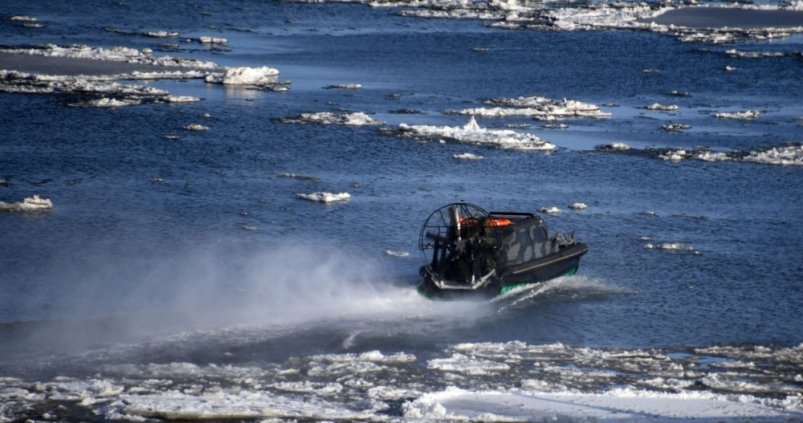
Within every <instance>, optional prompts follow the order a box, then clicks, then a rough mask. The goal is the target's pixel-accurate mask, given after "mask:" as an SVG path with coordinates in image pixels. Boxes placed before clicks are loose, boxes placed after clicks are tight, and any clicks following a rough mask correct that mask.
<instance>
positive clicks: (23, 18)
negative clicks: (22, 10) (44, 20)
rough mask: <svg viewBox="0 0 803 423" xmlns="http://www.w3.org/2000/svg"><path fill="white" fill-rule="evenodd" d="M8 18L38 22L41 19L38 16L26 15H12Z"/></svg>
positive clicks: (16, 20) (17, 20) (15, 20)
mask: <svg viewBox="0 0 803 423" xmlns="http://www.w3.org/2000/svg"><path fill="white" fill-rule="evenodd" d="M8 20H10V21H14V22H37V21H39V19H38V18H36V17H35V16H24V15H18V16H12V17H10V18H8Z"/></svg>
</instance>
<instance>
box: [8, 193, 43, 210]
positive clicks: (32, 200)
mask: <svg viewBox="0 0 803 423" xmlns="http://www.w3.org/2000/svg"><path fill="white" fill-rule="evenodd" d="M51 210H53V202H52V201H50V199H47V198H41V197H39V196H38V195H34V196H33V197H26V198H25V199H23V200H22V201H21V202H19V203H5V202H2V201H0V211H6V212H29V213H30V212H33V213H36V212H49V211H51Z"/></svg>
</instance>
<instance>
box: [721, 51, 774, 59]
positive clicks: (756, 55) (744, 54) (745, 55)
mask: <svg viewBox="0 0 803 423" xmlns="http://www.w3.org/2000/svg"><path fill="white" fill-rule="evenodd" d="M725 54H727V55H728V56H730V57H738V58H742V59H760V58H762V57H783V56H785V55H786V53H784V52H781V51H739V50H736V49H730V50H725Z"/></svg>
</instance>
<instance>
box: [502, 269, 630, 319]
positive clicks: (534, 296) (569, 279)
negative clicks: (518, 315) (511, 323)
mask: <svg viewBox="0 0 803 423" xmlns="http://www.w3.org/2000/svg"><path fill="white" fill-rule="evenodd" d="M627 293H629V291H627V290H625V289H623V288H621V287H618V286H616V285H612V284H610V283H608V282H605V281H602V280H600V279H595V278H588V277H584V276H563V277H560V278H556V279H552V280H550V281H546V282H543V283H539V284H535V285H528V286H524V287H522V288H519V289H516V290H513V291H510V292H508V293H506V294H504V295H501V296H499V297H497V298H495V299H494V300H493V302H494V303H496V304H498V305H499V307H498V309H497V311H498V312H499V313H502V312H505V311H507V310H509V309H518V308H523V307H529V306H531V305H533V303H537V302H541V301H549V302H560V301H588V300H594V299H600V298H604V297H607V296H610V295H617V294H627Z"/></svg>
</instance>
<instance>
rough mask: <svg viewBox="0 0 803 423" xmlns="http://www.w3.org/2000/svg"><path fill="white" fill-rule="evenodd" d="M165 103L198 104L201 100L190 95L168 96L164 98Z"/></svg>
mask: <svg viewBox="0 0 803 423" xmlns="http://www.w3.org/2000/svg"><path fill="white" fill-rule="evenodd" d="M164 101H166V102H168V103H197V102H199V101H201V99H200V98H198V97H193V96H189V95H167V96H165V97H164Z"/></svg>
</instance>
